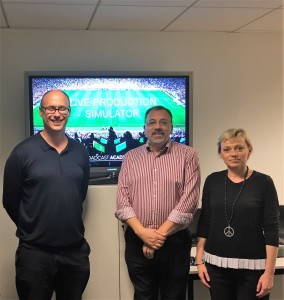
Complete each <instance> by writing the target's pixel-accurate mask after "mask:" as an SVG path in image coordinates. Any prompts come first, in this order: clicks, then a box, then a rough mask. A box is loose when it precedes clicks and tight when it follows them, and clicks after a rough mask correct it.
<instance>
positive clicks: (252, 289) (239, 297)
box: [206, 263, 269, 300]
mask: <svg viewBox="0 0 284 300" xmlns="http://www.w3.org/2000/svg"><path fill="white" fill-rule="evenodd" d="M206 267H207V271H208V273H209V276H210V287H211V288H210V294H211V299H212V300H220V299H222V300H259V299H258V298H257V297H256V286H257V283H258V280H259V278H260V276H261V275H262V274H263V272H264V271H263V270H246V269H229V268H220V267H217V266H214V265H211V264H208V263H206ZM268 299H269V294H268V295H266V296H264V297H263V298H261V300H268Z"/></svg>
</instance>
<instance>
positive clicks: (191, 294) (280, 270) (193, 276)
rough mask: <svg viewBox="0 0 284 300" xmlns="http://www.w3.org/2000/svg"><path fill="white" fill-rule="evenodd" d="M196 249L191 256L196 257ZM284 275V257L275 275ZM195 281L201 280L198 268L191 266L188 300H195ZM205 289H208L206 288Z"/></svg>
mask: <svg viewBox="0 0 284 300" xmlns="http://www.w3.org/2000/svg"><path fill="white" fill-rule="evenodd" d="M195 254H196V248H195V247H192V249H191V256H194V257H195ZM283 274H284V257H278V258H277V260H276V267H275V275H283ZM194 280H199V277H198V272H197V267H196V266H190V271H189V274H188V288H187V300H194V286H193V282H194ZM204 288H206V287H205V286H204Z"/></svg>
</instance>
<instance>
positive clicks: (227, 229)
mask: <svg viewBox="0 0 284 300" xmlns="http://www.w3.org/2000/svg"><path fill="white" fill-rule="evenodd" d="M247 175H248V167H247V170H246V174H245V178H244V181H243V183H242V186H241V189H240V191H239V193H238V195H237V197H236V199H235V200H234V202H233V205H232V210H231V215H230V218H229V217H228V214H227V176H228V171H227V172H226V175H225V217H226V220H227V223H228V226H226V227H225V229H224V234H225V236H226V237H232V236H234V234H235V230H234V228H233V227H232V226H231V222H232V219H233V216H234V209H235V205H236V203H237V201H238V199H239V197H240V195H241V193H242V191H243V189H244V185H245V182H246V178H247Z"/></svg>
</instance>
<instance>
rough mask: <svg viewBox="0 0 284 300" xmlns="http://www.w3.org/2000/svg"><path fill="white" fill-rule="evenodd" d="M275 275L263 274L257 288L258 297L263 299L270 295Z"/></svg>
mask: <svg viewBox="0 0 284 300" xmlns="http://www.w3.org/2000/svg"><path fill="white" fill-rule="evenodd" d="M273 280H274V275H271V274H268V273H265V272H264V273H263V274H262V275H261V276H260V278H259V280H258V283H257V287H256V297H257V298H262V297H264V296H265V295H267V294H269V293H270V291H271V289H272V288H273Z"/></svg>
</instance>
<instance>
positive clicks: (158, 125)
mask: <svg viewBox="0 0 284 300" xmlns="http://www.w3.org/2000/svg"><path fill="white" fill-rule="evenodd" d="M144 128H145V135H146V136H147V138H148V143H149V146H152V147H154V148H157V149H160V150H161V149H162V148H163V147H164V146H165V144H166V143H167V142H168V140H169V138H170V135H171V133H172V130H173V125H172V120H171V117H170V115H169V113H168V112H167V111H166V110H164V109H159V110H155V109H154V110H152V111H150V112H149V114H148V115H147V119H146V124H145V127H144Z"/></svg>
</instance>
